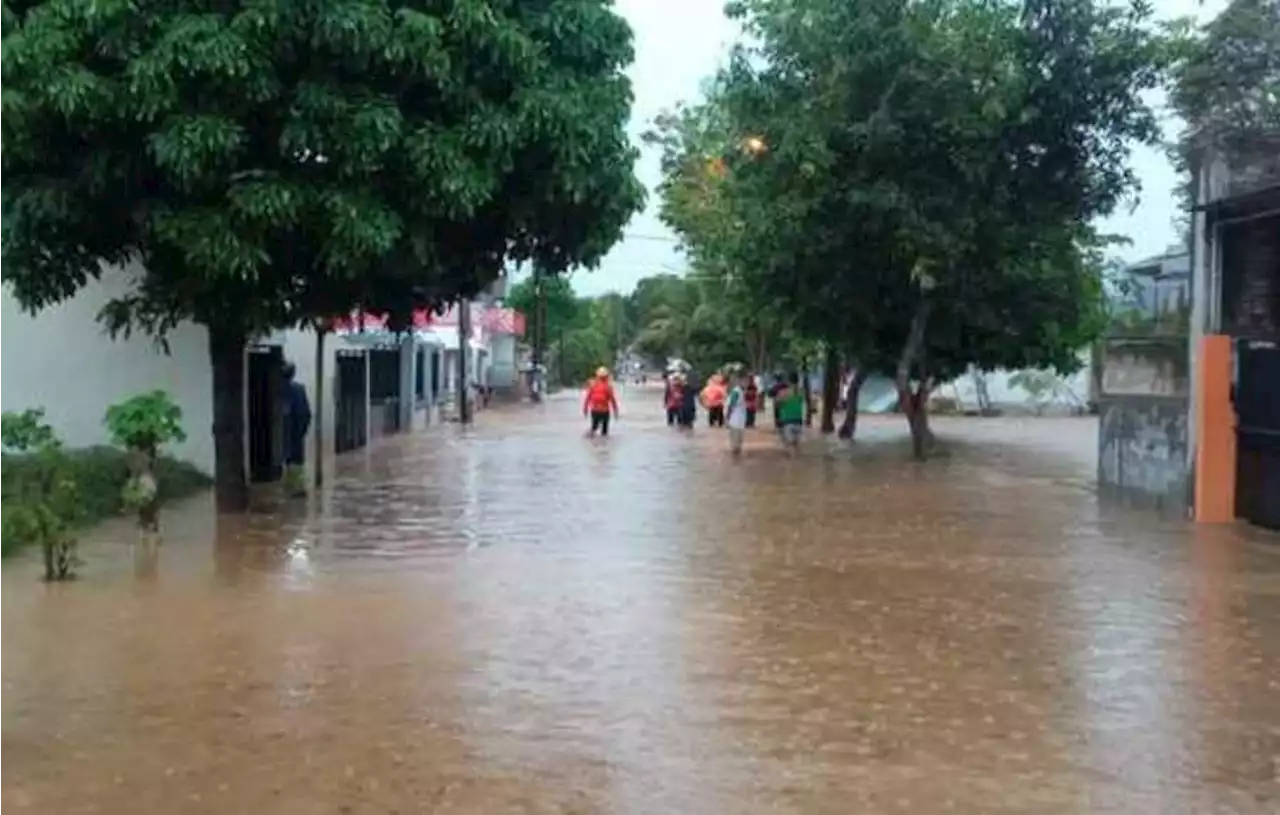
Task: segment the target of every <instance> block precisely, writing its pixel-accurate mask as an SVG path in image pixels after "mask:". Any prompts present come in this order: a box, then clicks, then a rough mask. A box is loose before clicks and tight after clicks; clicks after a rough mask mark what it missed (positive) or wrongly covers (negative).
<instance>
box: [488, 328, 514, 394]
mask: <svg viewBox="0 0 1280 815" xmlns="http://www.w3.org/2000/svg"><path fill="white" fill-rule="evenodd" d="M489 347H490V350H491V351H492V352H493V354H492V357H491V358H490V362H489V385H490V386H491V387H494V388H514V387H516V385H517V384H519V379H520V374H519V371H518V370H517V367H516V338H515V336H514V335H512V334H496V335H494V336H493V337H491V338H490V340H489Z"/></svg>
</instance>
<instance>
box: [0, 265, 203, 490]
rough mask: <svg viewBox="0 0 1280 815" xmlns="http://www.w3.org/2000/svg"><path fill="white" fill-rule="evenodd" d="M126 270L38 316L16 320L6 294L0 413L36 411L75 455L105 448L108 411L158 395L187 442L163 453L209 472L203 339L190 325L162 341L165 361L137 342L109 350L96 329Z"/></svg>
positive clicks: (124, 286)
mask: <svg viewBox="0 0 1280 815" xmlns="http://www.w3.org/2000/svg"><path fill="white" fill-rule="evenodd" d="M130 280H131V276H130V273H129V271H128V270H119V269H113V270H109V271H107V272H106V273H105V274H104V275H103V278H102V279H101V280H99V281H95V282H91V283H89V285H87V286H85V288H84V289H82V290H81V291H80V293H79V294H77V295H76V296H75V297H73V298H71V299H70V300H67V301H66V302H64V303H61V304H59V305H57V306H54V307H52V308H49V309H46V310H44V311H42V312H40V314H39V315H38V316H35V317H33V316H31V315H29V314H26V313H23V311H22V310H21V308H20V307H19V306H18V303H17V301H16V300H14V299H13V297H12V296H11V295H10V293H9V292H8V290H7V289H6V290H5V291H4V293H3V314H2V317H0V332H2V333H3V337H2V338H0V356H2V357H3V361H2V362H0V379H3V382H0V394H2V398H0V401H2V402H3V409H4V410H7V411H19V410H25V409H27V408H33V407H43V408H44V409H45V416H46V418H47V420H48V421H49V423H50V424H51V425H53V427H54V428H55V429H57V431H58V433H59V434H60V435H61V436H62V439H63V441H65V442H66V443H67V444H68V445H70V446H74V447H83V446H89V445H95V444H108V443H110V439H109V438H108V436H107V431H106V428H105V427H104V426H103V424H102V418H103V414H104V413H105V412H106V409H107V407H108V406H109V405H111V404H113V403H115V402H118V401H121V400H122V399H126V398H128V397H130V396H134V395H136V394H139V393H144V392H146V391H151V390H157V389H159V390H164V391H167V392H168V393H169V396H170V397H171V398H173V400H174V401H175V402H177V403H178V405H179V406H180V407H181V408H182V423H183V426H184V427H185V429H186V431H187V440H186V441H185V442H183V443H181V444H175V445H172V446H171V447H170V448H169V449H170V451H171V452H172V453H173V454H174V455H176V456H178V457H179V458H183V459H186V460H188V461H190V462H191V463H193V464H195V465H196V466H197V467H200V468H201V469H203V470H206V471H208V472H212V471H213V432H212V428H213V377H212V375H211V373H210V371H209V343H208V334H207V333H206V332H205V330H204V329H203V328H201V327H200V326H197V325H182V326H179V327H178V328H177V329H176V330H174V331H173V333H172V334H170V335H169V338H168V345H169V353H168V354H167V355H166V354H165V353H164V351H163V350H161V349H160V348H159V347H158V346H157V345H156V344H155V343H154V342H152V340H151V339H150V338H148V337H144V336H137V335H135V336H133V337H132V338H130V339H123V338H121V339H118V340H116V341H115V342H112V341H111V339H110V338H109V337H107V336H106V334H104V333H103V331H102V327H101V326H100V325H99V324H98V322H97V317H98V312H99V311H100V310H101V309H102V306H103V305H104V304H105V303H106V302H107V301H108V300H110V299H112V298H114V297H117V296H120V295H122V294H125V293H126V292H127V291H128V290H129V287H130Z"/></svg>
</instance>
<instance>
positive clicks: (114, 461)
mask: <svg viewBox="0 0 1280 815" xmlns="http://www.w3.org/2000/svg"><path fill="white" fill-rule="evenodd" d="M50 467H55V468H61V471H62V472H66V473H70V474H71V477H72V478H73V479H74V481H75V484H76V488H77V493H78V500H77V501H76V503H75V505H74V506H72V507H69V508H66V510H68V524H69V526H70V528H72V529H75V528H80V527H84V526H87V525H89V524H94V523H97V522H98V521H101V520H103V519H105V518H110V517H114V516H116V515H119V514H121V513H122V512H124V511H127V510H129V507H127V506H126V505H125V503H124V497H123V494H122V490H121V488H120V485H121V484H123V483H125V482H126V481H127V480H128V478H129V461H128V454H127V453H126V452H124V451H123V450H120V449H118V448H115V447H86V448H81V449H71V450H67V449H64V450H63V451H62V462H61V463H60V464H59V465H53V464H52V463H51V462H50V461H49V460H48V459H44V458H40V457H37V456H32V455H29V454H18V453H5V454H4V457H3V461H2V462H0V503H3V505H4V519H5V520H4V523H5V530H4V555H5V557H8V556H9V555H11V554H13V553H14V552H16V551H18V550H20V549H22V548H24V547H25V546H27V545H29V544H31V543H32V540H31V539H30V538H29V537H27V536H24V535H22V534H18V535H17V536H14V537H11V536H10V528H11V522H10V521H9V516H10V513H11V512H13V511H14V510H15V509H17V510H19V514H21V508H22V507H23V506H25V505H26V504H27V503H28V502H29V499H24V496H27V495H30V493H31V490H32V488H33V485H36V484H40V483H47V480H48V479H49V477H50V473H49V468H50ZM156 482H157V488H158V499H159V501H160V503H162V504H163V503H166V502H168V501H174V500H177V499H179V498H185V497H187V496H189V495H193V494H195V493H197V492H200V491H201V490H203V489H207V488H208V487H209V485H210V484H212V483H213V481H212V479H211V478H209V476H207V475H206V474H205V473H203V472H201V471H200V470H199V469H197V468H196V467H195V466H193V465H191V464H189V463H187V462H185V461H178V460H177V459H173V458H169V457H167V456H160V457H158V458H157V459H156ZM17 531H18V532H19V533H21V531H22V530H20V529H19V530H17Z"/></svg>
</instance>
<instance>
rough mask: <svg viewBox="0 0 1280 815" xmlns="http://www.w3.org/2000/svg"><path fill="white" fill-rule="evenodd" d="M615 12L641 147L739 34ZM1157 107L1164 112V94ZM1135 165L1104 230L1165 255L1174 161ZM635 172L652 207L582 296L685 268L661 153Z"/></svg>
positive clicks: (669, 1) (705, 18)
mask: <svg viewBox="0 0 1280 815" xmlns="http://www.w3.org/2000/svg"><path fill="white" fill-rule="evenodd" d="M1225 5H1226V0H1154V6H1155V10H1156V14H1157V15H1158V16H1159V17H1162V18H1174V17H1178V16H1183V15H1195V16H1197V17H1199V18H1200V19H1201V20H1207V19H1210V18H1211V17H1212V16H1213V15H1215V14H1217V13H1218V12H1219V11H1220V10H1221V9H1222V8H1223V7H1224V6H1225ZM617 7H618V10H619V11H620V12H621V13H622V14H623V15H624V16H625V17H626V18H627V21H628V22H630V23H631V27H632V29H633V31H634V32H635V47H636V61H635V64H634V65H633V66H632V68H631V78H632V82H633V89H634V93H635V107H634V110H633V113H632V121H631V128H630V129H631V134H632V138H633V139H634V140H635V141H636V143H637V144H639V137H640V134H641V133H642V132H644V130H645V129H646V128H647V127H648V124H649V122H650V121H651V120H652V119H653V117H654V116H655V115H656V114H658V113H660V112H661V111H662V110H664V109H666V108H668V107H670V106H671V105H673V104H674V103H675V102H677V101H679V100H682V99H683V100H694V99H697V98H698V95H699V85H700V83H701V82H702V81H703V79H705V78H707V77H709V76H711V75H712V74H713V73H715V71H716V69H717V68H718V67H719V66H720V64H721V62H722V60H723V59H724V58H725V55H726V54H727V51H728V48H729V46H730V44H732V42H733V41H734V39H735V34H736V31H735V27H734V26H733V25H732V24H731V23H730V22H729V21H728V20H726V19H725V18H724V15H723V13H722V9H723V7H724V0H618V2H617ZM1157 104H1159V105H1160V107H1161V108H1162V109H1163V95H1160V96H1159V98H1158V100H1157ZM1177 130H1178V126H1177V122H1176V121H1174V120H1173V119H1172V117H1170V116H1168V115H1166V116H1165V131H1166V137H1167V138H1170V139H1171V138H1172V137H1173V136H1174V134H1176V132H1177ZM1132 166H1133V169H1134V170H1135V172H1136V173H1137V175H1138V178H1139V179H1140V180H1141V182H1142V192H1141V194H1140V196H1139V197H1138V199H1137V200H1136V201H1134V202H1132V203H1131V206H1132V207H1133V209H1132V211H1130V208H1129V207H1124V208H1123V209H1121V210H1118V211H1117V212H1116V213H1115V214H1114V215H1113V216H1112V217H1110V218H1108V219H1106V220H1105V221H1104V222H1103V223H1102V224H1101V226H1102V228H1103V230H1104V231H1106V232H1111V233H1117V234H1122V235H1125V236H1127V237H1128V238H1129V239H1130V240H1131V241H1132V242H1133V243H1132V245H1131V246H1129V247H1126V248H1124V249H1121V250H1118V251H1117V254H1119V255H1120V256H1121V257H1123V258H1125V259H1128V260H1136V259H1138V258H1141V257H1144V256H1147V255H1152V254H1156V253H1159V252H1161V251H1163V250H1164V249H1165V248H1166V247H1167V246H1169V245H1170V244H1173V243H1175V242H1176V241H1177V239H1178V236H1177V233H1176V231H1175V229H1174V226H1173V222H1174V218H1175V217H1176V216H1177V214H1178V213H1177V202H1176V199H1175V198H1174V194H1173V192H1174V188H1175V186H1176V184H1177V177H1176V176H1175V174H1174V172H1173V168H1172V167H1171V166H1170V164H1169V161H1168V159H1167V158H1165V156H1164V154H1163V152H1162V151H1161V150H1159V149H1155V148H1146V147H1139V148H1136V149H1135V150H1134V153H1133V157H1132ZM637 173H638V174H639V176H640V179H641V181H643V182H644V184H645V186H647V187H648V188H649V190H650V196H649V203H648V207H647V208H646V210H645V212H643V213H641V214H639V215H637V216H636V217H635V218H633V219H632V221H631V224H630V225H629V226H628V227H627V230H626V238H625V240H623V242H622V243H620V244H618V245H617V246H616V247H614V249H613V251H612V252H610V253H609V256H608V257H607V258H605V260H604V262H603V263H602V264H601V266H600V268H599V269H597V270H596V271H594V272H579V273H576V274H574V275H573V285H574V288H575V289H576V290H577V291H578V292H579V293H580V294H589V295H595V294H602V293H604V292H607V291H621V292H629V291H630V290H631V289H632V288H633V287H634V286H635V284H636V281H638V280H639V279H640V278H642V277H648V276H650V275H653V274H660V273H662V272H670V271H679V270H681V269H683V268H684V265H685V264H684V261H683V260H682V259H681V256H680V254H679V253H678V252H677V251H676V249H675V238H674V236H673V235H672V234H671V232H670V231H669V230H667V229H666V228H665V227H664V226H663V225H662V224H661V223H660V222H659V221H658V217H657V212H658V201H657V196H656V195H655V194H654V193H653V190H654V187H655V186H656V184H657V182H658V179H659V172H658V156H657V151H656V150H653V149H644V148H642V154H641V160H640V163H639V166H638V167H637Z"/></svg>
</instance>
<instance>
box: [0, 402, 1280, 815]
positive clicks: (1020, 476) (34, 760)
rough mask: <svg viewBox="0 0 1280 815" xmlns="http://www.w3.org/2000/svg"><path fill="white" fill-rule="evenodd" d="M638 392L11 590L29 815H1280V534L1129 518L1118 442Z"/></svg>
mask: <svg viewBox="0 0 1280 815" xmlns="http://www.w3.org/2000/svg"><path fill="white" fill-rule="evenodd" d="M657 401H658V400H657V397H656V396H655V395H653V394H652V393H644V394H640V393H637V392H635V391H632V392H630V393H626V394H624V396H623V411H624V413H623V418H622V420H621V421H619V422H618V423H617V424H616V425H615V428H614V429H615V435H614V437H613V438H611V439H610V440H609V441H608V442H607V443H600V442H594V443H593V442H590V441H588V440H586V439H584V438H583V437H582V435H581V433H582V429H583V426H582V424H581V420H580V418H579V417H578V416H577V404H576V402H575V401H574V400H573V399H571V398H568V399H558V400H552V401H551V402H549V403H548V404H546V405H544V406H539V407H529V406H526V407H522V408H505V409H502V410H495V411H491V412H489V413H487V414H484V415H482V416H481V418H480V421H479V423H478V425H477V426H475V427H474V428H471V429H468V430H465V431H464V430H460V429H459V428H457V427H443V428H436V429H432V430H431V431H428V432H424V433H420V434H418V435H416V436H414V437H410V438H401V439H391V440H387V441H385V442H383V443H381V444H380V446H378V447H376V448H375V449H374V450H372V451H370V452H369V453H368V454H363V453H360V454H355V455H352V456H348V457H346V458H344V459H343V460H341V461H340V462H339V464H338V466H337V472H336V476H335V478H333V479H332V486H331V487H330V488H329V489H328V490H327V491H326V492H324V493H323V494H322V495H321V496H320V497H319V499H318V500H316V501H315V502H314V503H313V504H312V505H310V506H303V505H299V506H296V507H290V508H288V509H285V510H282V511H280V512H278V513H275V514H269V513H259V514H256V515H251V516H248V517H247V518H240V519H230V520H224V521H223V522H222V523H218V522H216V521H215V520H214V519H213V515H212V512H211V510H210V502H209V501H208V500H207V499H203V498H202V499H199V500H196V501H193V502H190V503H188V504H185V505H180V506H177V507H173V508H170V510H168V512H167V515H166V517H165V525H166V536H167V540H166V542H165V543H164V544H163V546H162V548H161V551H160V553H159V555H158V557H157V558H155V559H149V558H146V557H139V556H136V555H137V553H135V552H134V551H133V549H134V548H133V547H132V545H131V541H132V539H133V533H132V532H131V530H130V529H129V527H128V524H127V523H118V524H109V525H107V526H105V527H103V528H102V529H100V530H98V531H97V532H96V533H95V534H94V538H95V540H94V541H92V542H90V543H87V544H86V545H85V550H86V551H85V554H86V559H87V563H86V565H85V567H84V575H85V576H84V578H83V579H82V580H80V581H78V582H76V583H74V584H69V585H60V586H45V585H42V584H40V583H39V582H38V581H37V580H36V579H35V575H36V571H35V568H34V566H35V564H33V563H18V564H10V565H7V566H6V568H5V570H4V575H3V588H4V593H3V612H4V618H3V634H4V659H3V680H4V694H3V750H4V755H3V759H4V769H5V772H4V777H3V800H4V802H5V803H7V804H9V806H10V807H11V811H12V812H22V811H30V812H37V813H41V814H42V815H44V814H45V813H49V814H53V813H78V812H86V813H87V812H96V813H130V814H131V815H132V813H166V815H167V813H239V812H243V813H255V814H256V813H306V814H307V815H311V814H312V813H390V812H400V813H417V812H463V813H481V814H482V815H488V814H489V813H505V812H528V813H661V814H662V815H667V814H668V813H754V812H769V813H827V812H830V813H842V814H843V813H880V812H885V813H894V812H909V813H942V812H961V813H1003V812H1025V813H1078V812H1079V813H1083V812H1115V813H1158V814H1159V815H1176V813H1197V814H1200V813H1220V812H1241V813H1250V812H1258V813H1263V812H1266V813H1274V812H1277V811H1280V780H1278V773H1280V540H1278V539H1277V538H1276V537H1275V536H1269V535H1267V534H1265V533H1261V532H1257V531H1253V530H1248V529H1241V528H1213V529H1211V528H1195V527H1192V526H1190V525H1187V524H1184V523H1181V522H1177V521H1170V520H1168V519H1160V518H1158V517H1157V516H1154V515H1152V514H1151V513H1149V512H1145V511H1141V510H1133V509H1108V508H1105V507H1101V506H1100V505H1099V502H1098V500H1097V498H1096V496H1095V495H1094V493H1093V491H1092V489H1091V487H1090V484H1091V481H1092V469H1091V468H1092V450H1093V447H1094V442H1095V437H1096V436H1095V428H1096V421H1095V420H1088V419H1083V420H1081V419H1072V420H1057V419H1054V420H1050V419H1043V420H1024V421H1014V420H952V421H939V422H938V423H937V428H936V429H937V430H938V431H939V434H940V435H941V436H942V437H943V438H944V439H950V440H951V443H950V454H949V455H947V456H945V457H942V458H939V459H937V460H935V461H931V462H929V463H927V464H924V465H917V464H914V463H911V462H909V461H907V460H906V453H905V447H904V446H903V444H902V442H901V440H900V437H901V433H902V431H903V430H904V423H903V422H902V421H901V420H900V419H896V420H894V419H888V418H885V419H869V420H867V421H866V422H864V426H863V428H862V431H863V432H864V435H865V441H863V442H862V443H860V444H859V445H858V446H857V447H856V449H855V451H854V452H853V453H849V452H847V451H837V450H833V449H832V448H830V447H828V445H827V442H826V441H825V440H822V439H811V440H809V441H808V442H806V448H805V450H804V452H803V454H802V455H801V456H800V457H799V458H797V459H795V460H789V459H787V458H785V457H784V456H782V455H780V454H779V452H778V451H777V450H776V448H775V446H774V443H773V441H772V439H771V436H770V434H769V433H768V432H767V431H760V432H758V433H757V434H756V435H755V436H754V437H752V438H751V439H750V441H749V442H748V451H747V455H746V456H745V457H744V458H743V459H742V460H740V461H732V460H730V458H729V457H728V455H727V452H726V450H725V439H724V437H723V435H721V434H720V433H718V432H712V431H708V430H706V429H705V428H702V427H699V428H698V430H697V431H696V432H695V433H694V434H693V436H692V437H690V436H686V435H682V434H680V433H678V432H676V431H672V430H668V428H666V427H665V426H663V425H662V424H660V422H659V410H658V404H657Z"/></svg>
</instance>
